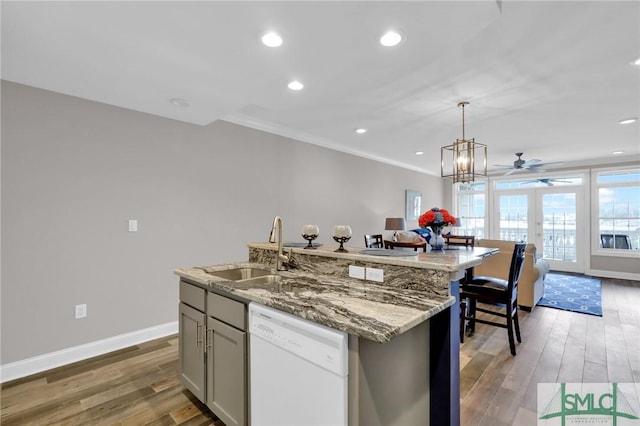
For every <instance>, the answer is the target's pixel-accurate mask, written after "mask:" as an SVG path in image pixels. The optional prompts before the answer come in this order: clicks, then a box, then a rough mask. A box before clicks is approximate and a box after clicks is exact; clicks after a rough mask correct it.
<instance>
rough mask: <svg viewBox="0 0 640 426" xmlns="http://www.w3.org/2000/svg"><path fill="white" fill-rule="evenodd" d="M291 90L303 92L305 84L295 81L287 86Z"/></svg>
mask: <svg viewBox="0 0 640 426" xmlns="http://www.w3.org/2000/svg"><path fill="white" fill-rule="evenodd" d="M287 87H289V89H291V90H302V88H303V87H304V84H302V83H300V82H299V81H298V80H294V81H292V82H291V83H289V84H288V85H287Z"/></svg>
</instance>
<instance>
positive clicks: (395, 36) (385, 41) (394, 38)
mask: <svg viewBox="0 0 640 426" xmlns="http://www.w3.org/2000/svg"><path fill="white" fill-rule="evenodd" d="M401 41H402V35H401V34H400V33H399V32H397V31H387V32H386V33H384V34H383V35H382V37H380V44H381V45H383V46H385V47H393V46H396V45H398V43H400V42H401Z"/></svg>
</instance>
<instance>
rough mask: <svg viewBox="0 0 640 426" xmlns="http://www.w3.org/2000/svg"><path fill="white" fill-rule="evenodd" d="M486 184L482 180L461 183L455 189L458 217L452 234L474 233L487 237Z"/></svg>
mask: <svg viewBox="0 0 640 426" xmlns="http://www.w3.org/2000/svg"><path fill="white" fill-rule="evenodd" d="M486 190H487V184H486V183H484V182H473V183H461V184H458V190H457V191H456V195H457V197H456V199H457V212H458V213H457V218H458V219H460V221H459V223H458V224H457V227H456V228H455V229H454V230H452V232H451V233H452V234H457V235H475V237H476V238H487V233H486V226H485V215H486V199H487V194H486Z"/></svg>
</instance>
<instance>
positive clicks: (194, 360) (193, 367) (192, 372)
mask: <svg viewBox="0 0 640 426" xmlns="http://www.w3.org/2000/svg"><path fill="white" fill-rule="evenodd" d="M179 312H180V318H179V321H178V323H179V341H180V344H179V349H178V362H179V371H180V380H181V382H182V384H183V385H184V386H185V387H186V388H187V389H189V390H190V391H191V393H193V394H194V395H195V396H196V397H197V398H198V399H200V400H201V401H204V400H205V390H206V389H205V344H204V343H205V342H204V334H205V326H206V315H205V314H204V313H202V312H200V311H198V310H196V309H194V308H192V307H191V306H189V305H187V304H185V303H180V307H179Z"/></svg>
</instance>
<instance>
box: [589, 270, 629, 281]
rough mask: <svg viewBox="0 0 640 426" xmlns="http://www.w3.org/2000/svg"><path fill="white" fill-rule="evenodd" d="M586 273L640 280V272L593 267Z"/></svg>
mask: <svg viewBox="0 0 640 426" xmlns="http://www.w3.org/2000/svg"><path fill="white" fill-rule="evenodd" d="M586 274H587V275H591V276H593V277H603V278H617V279H619V280H632V281H640V274H632V273H630V272H617V271H602V270H598V269H591V270H588V271H587V272H586Z"/></svg>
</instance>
